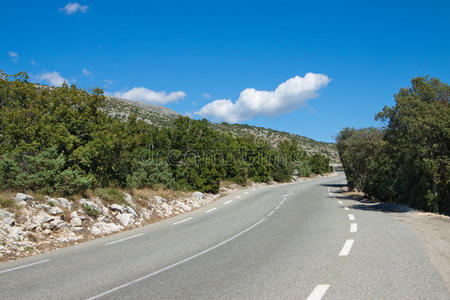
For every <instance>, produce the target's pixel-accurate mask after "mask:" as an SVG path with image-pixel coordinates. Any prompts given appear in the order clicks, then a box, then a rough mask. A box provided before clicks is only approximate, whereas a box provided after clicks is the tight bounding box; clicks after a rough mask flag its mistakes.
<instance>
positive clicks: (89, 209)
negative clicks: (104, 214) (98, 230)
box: [81, 203, 100, 219]
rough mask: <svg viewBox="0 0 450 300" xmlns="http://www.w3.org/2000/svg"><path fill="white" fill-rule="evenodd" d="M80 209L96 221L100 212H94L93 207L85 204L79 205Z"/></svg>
mask: <svg viewBox="0 0 450 300" xmlns="http://www.w3.org/2000/svg"><path fill="white" fill-rule="evenodd" d="M81 207H83V209H84V211H85V212H86V214H87V215H88V216H89V217H91V218H94V219H96V218H97V217H98V215H99V214H100V212H99V211H98V210H96V209H95V208H94V207H92V206H90V205H89V204H87V203H83V204H82V205H81Z"/></svg>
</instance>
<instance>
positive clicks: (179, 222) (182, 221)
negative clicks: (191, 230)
mask: <svg viewBox="0 0 450 300" xmlns="http://www.w3.org/2000/svg"><path fill="white" fill-rule="evenodd" d="M190 220H192V218H187V219H184V220H181V221H178V222H175V223H173V224H172V225H178V224H181V223H184V222H187V221H190Z"/></svg>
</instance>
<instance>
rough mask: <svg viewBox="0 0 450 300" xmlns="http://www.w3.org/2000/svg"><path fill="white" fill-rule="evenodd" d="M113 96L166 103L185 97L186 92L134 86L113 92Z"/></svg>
mask: <svg viewBox="0 0 450 300" xmlns="http://www.w3.org/2000/svg"><path fill="white" fill-rule="evenodd" d="M112 95H113V96H114V97H119V98H124V99H129V100H133V101H141V102H147V103H153V104H167V103H169V102H175V101H178V100H180V99H183V98H184V97H186V93H185V92H183V91H177V92H170V93H169V94H167V93H166V92H164V91H163V92H155V91H152V90H149V89H147V88H144V87H134V88H132V89H131V90H128V91H126V92H115V93H113V94H112Z"/></svg>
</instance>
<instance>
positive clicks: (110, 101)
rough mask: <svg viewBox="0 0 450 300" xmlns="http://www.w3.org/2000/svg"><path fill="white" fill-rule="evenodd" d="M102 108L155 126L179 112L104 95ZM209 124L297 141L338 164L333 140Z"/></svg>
mask: <svg viewBox="0 0 450 300" xmlns="http://www.w3.org/2000/svg"><path fill="white" fill-rule="evenodd" d="M106 100H107V101H106V106H105V111H106V113H107V114H109V115H111V116H113V117H116V118H118V119H120V120H125V119H127V118H128V116H129V115H130V114H136V115H137V116H138V117H139V118H140V119H142V120H144V121H146V122H147V123H149V124H153V125H156V126H158V127H165V126H168V127H171V126H173V124H174V123H173V122H174V120H175V119H176V118H177V117H179V116H180V114H179V113H177V112H175V111H173V110H171V109H169V108H166V107H163V106H159V105H153V104H146V103H142V102H135V101H130V100H126V99H121V98H116V97H106ZM209 124H210V126H211V127H212V128H214V129H216V130H219V131H221V132H229V133H231V134H232V135H234V136H245V135H253V136H255V137H257V138H258V139H265V140H269V141H270V143H271V144H274V145H276V144H278V143H279V142H280V141H282V140H296V141H297V142H298V144H299V145H300V146H301V147H302V148H303V149H304V150H305V151H306V152H308V153H310V154H313V153H321V154H324V155H326V156H328V157H329V158H330V159H331V163H334V164H336V163H339V155H338V153H337V149H336V145H335V144H333V143H324V142H318V141H315V140H313V139H310V138H307V137H304V136H301V135H297V134H291V133H288V132H283V131H278V130H273V129H268V128H264V127H257V126H250V125H247V124H228V123H211V122H209Z"/></svg>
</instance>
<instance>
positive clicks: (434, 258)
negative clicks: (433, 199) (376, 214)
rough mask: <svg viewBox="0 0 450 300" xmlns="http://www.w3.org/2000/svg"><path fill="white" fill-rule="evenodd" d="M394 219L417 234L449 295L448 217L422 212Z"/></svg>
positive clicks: (449, 240)
mask: <svg viewBox="0 0 450 300" xmlns="http://www.w3.org/2000/svg"><path fill="white" fill-rule="evenodd" d="M394 217H395V218H396V219H397V220H399V221H401V222H405V223H407V224H408V225H409V226H410V227H411V228H412V229H413V230H414V231H415V232H416V233H417V234H418V236H419V237H420V239H421V240H422V242H423V246H424V249H425V252H426V253H427V255H428V257H429V258H430V261H431V263H432V264H433V265H434V266H435V268H436V269H437V271H438V272H439V275H440V276H441V278H442V280H443V281H444V283H445V285H446V287H447V290H448V291H449V293H450V217H447V216H442V215H437V214H431V213H424V212H409V213H395V214H394Z"/></svg>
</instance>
